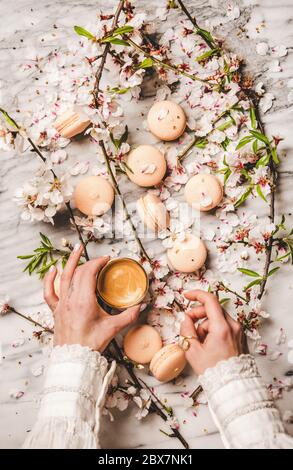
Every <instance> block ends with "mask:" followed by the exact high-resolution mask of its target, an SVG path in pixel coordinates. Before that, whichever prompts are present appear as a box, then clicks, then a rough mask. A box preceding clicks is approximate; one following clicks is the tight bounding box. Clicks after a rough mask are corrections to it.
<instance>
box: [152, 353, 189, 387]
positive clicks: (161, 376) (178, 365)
mask: <svg viewBox="0 0 293 470" xmlns="http://www.w3.org/2000/svg"><path fill="white" fill-rule="evenodd" d="M185 366H186V358H185V353H184V351H183V350H182V349H181V348H180V347H179V346H178V344H167V346H164V347H163V348H162V349H160V350H159V351H158V352H157V353H156V354H155V355H154V357H153V358H152V361H151V363H150V371H151V373H152V374H153V375H154V377H155V378H156V379H157V380H159V381H160V382H169V381H170V380H172V379H175V377H177V376H178V375H179V374H180V373H181V372H182V371H183V369H184V367H185Z"/></svg>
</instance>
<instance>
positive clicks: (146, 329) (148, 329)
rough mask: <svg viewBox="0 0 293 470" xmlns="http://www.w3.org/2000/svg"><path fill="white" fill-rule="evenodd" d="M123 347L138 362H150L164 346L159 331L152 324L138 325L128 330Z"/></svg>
mask: <svg viewBox="0 0 293 470" xmlns="http://www.w3.org/2000/svg"><path fill="white" fill-rule="evenodd" d="M123 348H124V352H125V354H126V356H127V357H128V358H129V359H131V360H132V361H134V362H137V363H138V364H148V363H149V362H151V360H152V358H153V357H154V355H155V354H156V353H157V352H158V351H159V350H160V349H161V348H162V340H161V336H160V334H159V333H158V331H157V330H156V329H155V328H153V327H152V326H150V325H137V326H134V327H133V328H131V330H129V331H128V333H127V334H126V336H125V338H124V342H123Z"/></svg>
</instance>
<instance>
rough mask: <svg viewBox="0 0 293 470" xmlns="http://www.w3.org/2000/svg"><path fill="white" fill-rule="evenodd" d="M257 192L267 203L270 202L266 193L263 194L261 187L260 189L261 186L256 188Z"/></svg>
mask: <svg viewBox="0 0 293 470" xmlns="http://www.w3.org/2000/svg"><path fill="white" fill-rule="evenodd" d="M256 192H257V194H258V195H259V196H260V197H261V198H262V199H263V200H264V201H265V202H268V200H267V198H266V197H265V195H264V193H263V192H262V190H261V187H260V185H259V184H258V185H257V186H256Z"/></svg>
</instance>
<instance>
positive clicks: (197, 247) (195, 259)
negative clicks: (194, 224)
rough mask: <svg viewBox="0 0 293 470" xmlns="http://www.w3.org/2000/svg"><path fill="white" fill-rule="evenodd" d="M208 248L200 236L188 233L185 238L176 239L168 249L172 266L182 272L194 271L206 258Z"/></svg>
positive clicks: (168, 256)
mask: <svg viewBox="0 0 293 470" xmlns="http://www.w3.org/2000/svg"><path fill="white" fill-rule="evenodd" d="M206 257H207V249H206V247H205V244H204V243H203V242H202V241H201V239H200V238H198V237H196V236H195V235H190V234H188V235H186V237H185V239H184V240H176V241H175V243H174V245H173V246H172V248H169V250H167V258H168V261H169V264H170V267H171V268H172V269H174V271H179V272H181V273H193V272H194V271H197V270H198V269H200V268H201V267H202V266H203V265H204V263H205V260H206Z"/></svg>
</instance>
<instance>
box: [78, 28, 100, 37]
mask: <svg viewBox="0 0 293 470" xmlns="http://www.w3.org/2000/svg"><path fill="white" fill-rule="evenodd" d="M74 31H75V32H76V34H78V35H79V36H84V37H85V38H87V39H96V37H95V36H94V35H93V34H92V33H90V32H89V31H87V30H86V29H84V28H82V27H81V26H74Z"/></svg>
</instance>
